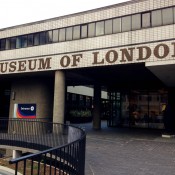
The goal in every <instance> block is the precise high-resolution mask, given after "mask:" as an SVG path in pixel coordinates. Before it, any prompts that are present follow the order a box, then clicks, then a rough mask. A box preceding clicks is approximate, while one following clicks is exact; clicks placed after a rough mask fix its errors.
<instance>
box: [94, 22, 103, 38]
mask: <svg viewBox="0 0 175 175" xmlns="http://www.w3.org/2000/svg"><path fill="white" fill-rule="evenodd" d="M95 35H96V36H100V35H104V21H100V22H97V23H96V30H95Z"/></svg>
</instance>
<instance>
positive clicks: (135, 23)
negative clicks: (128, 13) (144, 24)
mask: <svg viewBox="0 0 175 175" xmlns="http://www.w3.org/2000/svg"><path fill="white" fill-rule="evenodd" d="M137 29H141V14H136V15H132V30H137Z"/></svg>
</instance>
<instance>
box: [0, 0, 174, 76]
mask: <svg viewBox="0 0 175 175" xmlns="http://www.w3.org/2000/svg"><path fill="white" fill-rule="evenodd" d="M173 5H175V0H166V1H163V0H139V1H131V2H128V3H122V4H118V5H114V6H110V7H108V8H101V9H97V10H92V11H88V12H84V13H78V14H74V15H68V16H64V17H60V18H55V19H52V20H46V21H44V22H38V23H33V24H29V25H23V26H18V27H14V28H9V29H5V30H1V31H0V38H3V37H10V36H15V35H22V34H27V33H32V32H39V31H43V30H49V29H54V28H60V27H66V26H71V25H76V24H82V23H87V22H92V21H96V20H102V19H107V18H112V17H117V16H123V15H128V14H133V13H138V12H142V11H147V10H153V9H157V8H163V7H168V6H173ZM174 31H175V25H167V26H161V27H154V28H147V29H142V30H136V31H130V32H123V33H118V34H112V35H105V36H100V37H94V38H87V39H80V40H74V41H67V42H60V43H55V44H47V45H42V46H35V47H28V48H21V49H15V50H8V51H1V52H0V62H4V61H10V60H12V59H13V60H17V59H26V58H30V59H31V58H35V57H40V58H42V57H48V56H51V57H53V58H54V60H53V64H54V65H53V66H52V67H53V69H52V70H59V69H62V68H61V67H60V66H59V59H60V57H61V56H63V55H64V54H65V53H66V54H67V53H69V54H70V55H71V53H82V54H83V55H84V58H83V60H84V61H83V62H82V63H81V64H79V65H78V66H77V67H76V68H78V67H88V66H89V67H90V66H93V65H91V64H90V63H91V62H92V61H91V60H90V59H91V56H90V57H89V53H90V52H91V53H92V51H94V52H95V51H98V50H99V49H101V50H103V51H102V52H105V51H106V50H107V49H106V48H122V47H128V46H127V45H133V46H132V47H137V46H138V45H145V44H144V43H147V45H148V46H150V47H154V45H155V44H154V43H152V42H155V41H157V42H158V41H160V40H161V41H163V43H165V42H164V40H169V39H172V41H171V42H173V38H175V32H174ZM157 44H158V43H157ZM91 53H90V55H91ZM167 59H172V58H169V57H167ZM148 61H157V59H155V58H152V57H151V60H148ZM133 63H134V61H133ZM114 64H119V63H114ZM120 64H121V63H120ZM105 65H108V64H105ZM95 66H98V65H95ZM66 68H67V69H68V68H70V67H66ZM7 73H8V72H7ZM14 73H15V72H14Z"/></svg>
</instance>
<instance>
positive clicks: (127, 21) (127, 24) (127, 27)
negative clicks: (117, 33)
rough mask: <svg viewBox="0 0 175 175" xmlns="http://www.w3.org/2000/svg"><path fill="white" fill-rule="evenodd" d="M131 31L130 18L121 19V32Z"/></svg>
mask: <svg viewBox="0 0 175 175" xmlns="http://www.w3.org/2000/svg"><path fill="white" fill-rule="evenodd" d="M127 31H131V16H125V17H123V18H122V32H127Z"/></svg>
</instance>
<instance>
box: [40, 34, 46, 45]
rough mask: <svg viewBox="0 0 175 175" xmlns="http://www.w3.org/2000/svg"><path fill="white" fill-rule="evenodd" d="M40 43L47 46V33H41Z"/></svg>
mask: <svg viewBox="0 0 175 175" xmlns="http://www.w3.org/2000/svg"><path fill="white" fill-rule="evenodd" d="M39 42H40V45H42V44H46V32H41V33H40V34H39Z"/></svg>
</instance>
